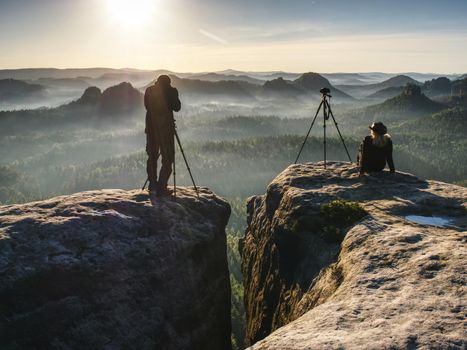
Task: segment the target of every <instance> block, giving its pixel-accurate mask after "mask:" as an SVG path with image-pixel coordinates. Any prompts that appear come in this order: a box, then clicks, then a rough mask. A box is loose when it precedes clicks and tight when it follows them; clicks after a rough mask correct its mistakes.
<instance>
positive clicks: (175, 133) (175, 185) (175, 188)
mask: <svg viewBox="0 0 467 350" xmlns="http://www.w3.org/2000/svg"><path fill="white" fill-rule="evenodd" d="M174 135H175V139H176V140H177V143H178V147H179V148H180V151H181V152H182V156H183V160H184V161H185V165H186V168H187V170H188V174H190V178H191V182H192V183H193V187H194V188H195V192H196V197H197V198H198V199H199V192H198V187H196V184H195V180H194V179H193V174H192V173H191V169H190V166H189V165H188V161H187V159H186V156H185V152H184V151H183V147H182V143H181V142H180V137H179V136H178V133H177V126H176V125H175V121H174ZM173 178H174V197H175V198H177V182H176V172H175V148H174V171H173ZM148 182H149V177H148V178H146V181H145V182H144V185H143V188H141V190H142V191H143V190H144V188H145V187H146V184H147V183H148Z"/></svg>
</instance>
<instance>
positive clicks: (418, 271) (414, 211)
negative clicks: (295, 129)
mask: <svg viewBox="0 0 467 350" xmlns="http://www.w3.org/2000/svg"><path fill="white" fill-rule="evenodd" d="M338 198H339V199H344V200H347V201H351V202H345V201H339V200H337V201H336V199H338ZM466 199H467V189H465V188H463V187H459V186H455V185H450V184H445V183H441V182H436V181H422V180H419V179H417V178H416V177H414V176H412V175H409V174H403V173H396V174H390V173H389V172H383V173H379V174H372V175H365V176H363V177H358V171H357V169H356V168H355V167H354V166H353V165H350V164H347V163H337V162H335V163H330V164H328V169H327V170H324V169H323V166H322V163H316V164H311V163H310V164H304V165H291V166H290V167H288V168H287V169H286V170H284V171H283V172H282V173H281V174H280V175H279V176H278V177H277V178H276V179H275V180H274V181H272V183H271V184H270V185H269V187H268V189H267V193H266V194H265V195H262V196H257V197H253V198H251V199H250V200H249V203H248V228H247V231H246V234H245V238H244V239H243V242H242V244H241V246H240V249H241V253H242V269H243V276H244V287H245V308H246V315H247V341H248V342H249V343H250V344H253V343H256V344H254V345H253V346H252V347H251V349H254V350H260V349H261V350H264V349H281V350H285V349H287V350H291V349H343V348H348V349H389V348H390V349H415V348H436V349H448V348H449V349H461V348H465V346H466V337H465V328H464V322H465V311H466V310H465V299H466V298H465V283H466V280H465V261H466V258H467V256H466V249H465V239H466V235H465V229H466V227H467V222H466V217H467V216H466V203H465V202H466ZM352 202H358V204H355V203H352ZM326 203H337V204H336V205H330V204H326ZM339 203H341V204H339ZM342 203H344V204H342ZM362 209H363V210H364V212H362V211H361V210H362ZM333 210H335V212H333ZM354 211H356V212H357V214H359V215H357V216H355V217H354V218H353V219H351V220H347V219H346V220H347V221H346V223H344V224H342V222H343V221H341V216H349V215H350V216H352V215H353V214H352V213H353V212H354ZM336 213H337V214H338V215H335V214H336ZM349 213H350V214H349ZM333 215H334V216H333ZM432 216H433V217H432ZM411 220H412V221H411ZM420 220H425V221H426V222H428V223H430V222H432V223H434V224H437V225H440V224H444V225H445V226H444V227H443V226H431V225H427V224H423V223H424V221H420ZM344 221H345V220H344ZM417 222H419V223H417ZM270 333H272V334H270ZM268 335H269V336H268ZM264 337H266V338H265V339H263V338H264ZM261 339H263V340H261ZM260 340H261V341H260ZM258 341H259V342H258Z"/></svg>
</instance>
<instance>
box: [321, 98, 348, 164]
mask: <svg viewBox="0 0 467 350" xmlns="http://www.w3.org/2000/svg"><path fill="white" fill-rule="evenodd" d="M326 104H327V105H328V109H329V114H330V115H331V117H332V120H333V121H334V125H335V126H336V129H337V132H338V134H339V137H340V139H341V141H342V144H343V145H344V148H345V152H346V153H347V157H349V162H350V163H352V158H350V154H349V150H348V149H347V146H346V144H345V142H344V138H343V137H342V134H341V131H340V130H339V127H338V126H337V122H336V118H334V113H332V109H331V106H330V105H329V103H328V102H327V101H326Z"/></svg>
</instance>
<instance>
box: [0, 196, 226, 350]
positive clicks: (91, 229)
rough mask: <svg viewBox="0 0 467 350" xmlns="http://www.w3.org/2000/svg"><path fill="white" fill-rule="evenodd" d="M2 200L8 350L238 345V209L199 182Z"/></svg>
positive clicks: (1, 277)
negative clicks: (229, 229)
mask: <svg viewBox="0 0 467 350" xmlns="http://www.w3.org/2000/svg"><path fill="white" fill-rule="evenodd" d="M177 195H178V198H177V200H176V201H174V200H173V199H171V198H167V199H160V200H155V201H153V203H151V202H150V200H149V198H148V195H147V193H146V192H141V191H122V190H104V191H91V192H82V193H77V194H74V195H70V196H62V197H56V198H52V199H49V200H44V201H40V202H34V203H28V204H24V205H11V206H3V207H0V344H1V346H0V347H1V348H2V349H9V350H13V349H158V350H159V349H177V350H179V349H215V350H219V349H229V348H230V284H229V273H228V269H227V259H226V237H225V231H224V229H225V225H226V223H227V221H228V218H229V215H230V207H229V205H228V204H227V203H226V202H225V201H223V200H222V199H220V198H218V197H216V196H215V195H214V194H212V193H210V192H209V191H207V190H205V189H202V190H201V193H200V199H199V200H197V199H196V196H195V195H194V193H193V192H192V190H190V189H187V188H179V190H178V191H177Z"/></svg>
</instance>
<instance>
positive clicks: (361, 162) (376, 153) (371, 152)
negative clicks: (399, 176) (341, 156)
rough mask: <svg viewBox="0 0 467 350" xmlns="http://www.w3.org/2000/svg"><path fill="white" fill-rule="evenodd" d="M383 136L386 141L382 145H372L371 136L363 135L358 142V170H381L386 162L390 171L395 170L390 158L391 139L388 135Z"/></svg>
mask: <svg viewBox="0 0 467 350" xmlns="http://www.w3.org/2000/svg"><path fill="white" fill-rule="evenodd" d="M384 137H385V138H386V139H387V142H386V144H385V145H384V146H383V147H378V146H375V145H373V139H372V138H371V136H367V137H365V139H364V140H363V142H362V143H361V144H360V147H359V151H358V157H357V163H358V166H359V167H360V172H372V171H382V170H383V169H384V168H385V166H386V162H387V163H388V166H389V169H390V170H391V172H394V171H395V168H394V161H393V159H392V140H391V138H390V136H389V135H385V136H384Z"/></svg>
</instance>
